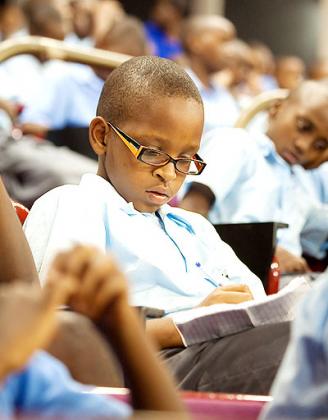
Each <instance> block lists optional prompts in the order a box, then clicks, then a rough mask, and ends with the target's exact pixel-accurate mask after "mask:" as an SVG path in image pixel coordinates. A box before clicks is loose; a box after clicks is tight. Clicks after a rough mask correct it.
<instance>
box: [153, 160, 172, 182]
mask: <svg viewBox="0 0 328 420" xmlns="http://www.w3.org/2000/svg"><path fill="white" fill-rule="evenodd" d="M154 175H156V176H158V177H159V178H161V180H162V181H164V182H170V181H173V180H174V179H175V178H176V177H177V173H176V170H175V166H174V163H173V162H168V163H167V164H166V165H164V166H160V167H158V168H156V169H155V171H154Z"/></svg>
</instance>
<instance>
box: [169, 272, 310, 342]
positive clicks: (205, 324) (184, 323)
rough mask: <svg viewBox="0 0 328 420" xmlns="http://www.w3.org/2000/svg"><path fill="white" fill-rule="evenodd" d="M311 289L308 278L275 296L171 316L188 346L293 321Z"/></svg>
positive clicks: (299, 279) (295, 281) (301, 278)
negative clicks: (260, 326) (259, 327)
mask: <svg viewBox="0 0 328 420" xmlns="http://www.w3.org/2000/svg"><path fill="white" fill-rule="evenodd" d="M310 288H311V286H310V284H309V283H308V281H307V280H306V278H305V277H303V276H300V277H297V278H295V279H294V280H292V281H291V282H290V283H289V284H288V285H287V286H286V287H284V288H283V289H282V290H280V291H279V292H278V293H276V294H274V295H269V296H266V297H265V298H263V299H261V300H257V301H254V300H252V301H247V302H243V303H239V304H216V305H211V306H204V307H198V308H194V309H189V310H187V311H181V312H176V313H174V314H170V316H169V317H170V318H172V319H173V321H174V323H175V325H176V327H177V329H178V331H179V333H180V335H181V337H182V338H183V342H184V344H185V345H186V346H190V345H192V344H196V343H201V342H203V341H209V340H213V339H215V338H220V337H224V336H226V335H230V334H234V333H237V332H240V331H243V330H246V329H249V328H252V327H254V326H259V325H266V324H273V323H277V322H284V321H291V320H293V319H294V316H295V310H296V307H297V304H298V302H299V301H300V299H301V298H302V297H303V295H304V294H305V293H306V291H307V290H309V289H310Z"/></svg>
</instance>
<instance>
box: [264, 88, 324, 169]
mask: <svg viewBox="0 0 328 420" xmlns="http://www.w3.org/2000/svg"><path fill="white" fill-rule="evenodd" d="M267 134H268V136H269V137H270V138H271V140H272V141H273V142H274V144H275V147H276V150H277V152H278V153H279V155H280V156H281V157H282V158H283V159H284V160H285V161H286V162H288V163H289V164H290V165H293V164H300V165H302V166H303V167H304V168H305V169H314V168H317V167H318V166H319V165H321V164H322V163H323V162H325V161H327V160H328V82H326V81H320V82H318V81H305V82H303V83H301V85H299V87H297V88H296V89H295V90H293V91H292V92H291V93H290V95H289V96H288V98H287V99H285V100H283V101H281V102H280V103H279V104H277V105H276V107H274V108H273V109H272V111H271V115H270V118H269V127H268V131H267Z"/></svg>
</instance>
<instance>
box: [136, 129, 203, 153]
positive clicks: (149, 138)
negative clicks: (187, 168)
mask: <svg viewBox="0 0 328 420" xmlns="http://www.w3.org/2000/svg"><path fill="white" fill-rule="evenodd" d="M130 137H132V138H133V139H135V140H137V141H138V142H140V143H141V144H143V140H146V141H149V142H150V143H152V144H151V146H154V147H158V148H159V149H160V150H162V147H161V146H162V143H164V145H163V146H164V148H165V144H167V143H169V141H170V140H169V139H167V138H165V137H158V136H151V135H147V134H146V135H142V136H130ZM156 143H157V144H156ZM147 147H149V146H147ZM198 149H199V147H198V145H197V146H195V147H194V146H190V147H189V148H188V149H185V150H183V151H182V152H181V153H180V155H181V154H190V155H195V154H196V153H197V152H198ZM163 152H165V150H163Z"/></svg>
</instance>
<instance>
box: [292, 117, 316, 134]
mask: <svg viewBox="0 0 328 420" xmlns="http://www.w3.org/2000/svg"><path fill="white" fill-rule="evenodd" d="M296 128H297V130H298V131H299V132H300V133H308V132H310V131H312V130H313V128H314V126H313V124H312V122H311V121H309V120H307V119H306V118H303V117H298V118H297V119H296Z"/></svg>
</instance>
